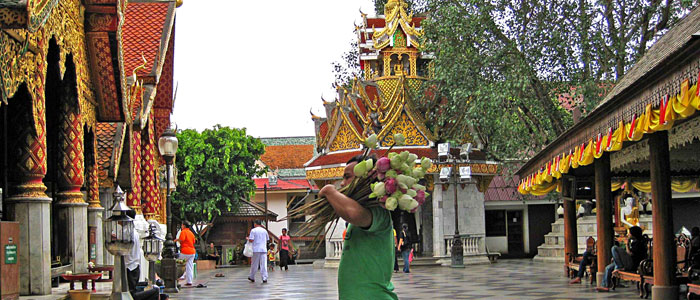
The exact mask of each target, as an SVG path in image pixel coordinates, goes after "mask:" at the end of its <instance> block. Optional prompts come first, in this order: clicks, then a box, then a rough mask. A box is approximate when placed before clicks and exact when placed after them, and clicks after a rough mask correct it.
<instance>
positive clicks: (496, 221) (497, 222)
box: [486, 210, 506, 236]
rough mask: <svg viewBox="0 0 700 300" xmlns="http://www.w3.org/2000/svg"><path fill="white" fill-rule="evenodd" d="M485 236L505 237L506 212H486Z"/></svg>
mask: <svg viewBox="0 0 700 300" xmlns="http://www.w3.org/2000/svg"><path fill="white" fill-rule="evenodd" d="M486 236H506V211H505V210H487V211H486Z"/></svg>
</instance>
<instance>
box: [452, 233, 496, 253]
mask: <svg viewBox="0 0 700 300" xmlns="http://www.w3.org/2000/svg"><path fill="white" fill-rule="evenodd" d="M461 238H462V252H463V255H464V256H469V255H483V254H486V243H485V241H486V239H485V237H484V236H483V235H462V236H461ZM453 240H454V236H446V237H445V256H452V241H453Z"/></svg>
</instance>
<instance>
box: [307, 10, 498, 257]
mask: <svg viewBox="0 0 700 300" xmlns="http://www.w3.org/2000/svg"><path fill="white" fill-rule="evenodd" d="M362 17H363V23H362V25H361V26H358V27H357V28H356V31H357V34H358V45H359V53H360V57H359V58H360V65H361V68H362V76H361V78H356V79H355V80H354V81H353V82H352V83H351V84H350V86H345V87H342V86H339V87H338V88H337V92H338V94H337V98H336V99H335V101H332V102H326V101H325V100H324V101H323V106H324V108H325V112H326V117H319V116H312V119H313V121H314V124H315V130H316V147H317V149H316V150H317V152H318V153H319V154H318V155H316V156H314V157H313V158H312V159H311V160H309V161H308V162H307V163H306V164H305V165H304V166H305V170H306V178H307V179H309V180H311V181H312V182H313V183H314V184H315V185H316V186H317V187H323V186H324V185H325V184H329V183H337V182H338V181H339V180H340V179H341V178H342V175H343V169H344V168H345V166H346V162H347V161H348V160H349V159H350V158H352V157H354V156H356V155H360V154H362V153H363V151H364V149H363V148H362V147H363V142H364V140H365V138H366V137H368V136H369V135H371V134H376V135H377V137H378V140H379V146H380V149H379V150H378V151H377V152H378V153H379V154H380V155H381V154H383V153H384V152H385V151H386V150H387V149H388V147H389V146H391V145H393V143H394V141H393V135H394V134H396V133H402V134H403V135H404V136H405V137H406V145H405V146H401V147H394V148H393V150H392V151H409V152H411V153H414V154H416V155H418V157H428V158H431V159H436V158H437V155H438V153H437V149H436V143H437V138H436V137H435V135H434V133H433V132H432V131H431V130H429V128H427V127H426V125H425V121H424V120H423V119H422V117H421V114H420V113H419V112H417V111H415V109H414V103H413V101H414V100H415V99H416V98H417V97H416V95H418V93H419V91H420V87H421V84H422V83H423V82H425V81H426V80H427V79H428V78H429V77H430V76H431V73H432V71H431V60H432V59H433V55H432V54H431V53H425V52H422V51H421V50H420V49H421V44H420V41H421V36H422V35H423V33H422V31H421V28H420V24H421V21H422V20H423V19H424V17H419V16H413V15H412V14H409V13H408V12H407V10H406V3H405V2H404V1H389V2H388V3H387V4H386V6H385V11H384V15H379V16H374V17H370V16H367V15H365V14H363V15H362ZM475 148H477V147H475ZM470 158H471V160H470V162H469V163H465V164H464V166H470V167H471V171H472V175H473V178H474V179H475V180H473V181H472V182H471V183H468V184H466V185H465V186H464V188H462V187H455V185H449V187H448V186H445V190H443V185H441V184H436V182H437V180H438V179H437V170H438V169H437V167H436V166H435V167H433V168H432V169H431V170H430V171H429V174H427V175H426V177H425V184H426V186H427V187H428V189H429V192H430V194H431V195H432V196H431V197H429V199H427V200H426V202H425V204H423V205H422V207H420V209H418V211H417V212H416V213H415V214H409V213H404V214H401V213H394V214H393V216H392V218H393V219H394V226H395V227H396V228H398V226H400V224H401V223H404V222H405V223H407V224H408V225H409V228H410V230H411V231H412V232H413V233H414V234H415V235H414V236H420V243H419V244H418V248H417V249H416V250H417V251H418V252H419V253H420V254H421V255H423V256H430V257H434V258H435V259H436V260H438V261H439V260H443V259H445V258H448V259H449V256H450V253H449V251H450V245H451V244H450V243H451V241H452V240H453V236H454V235H453V233H454V229H455V228H454V225H455V224H454V209H453V207H454V192H453V191H454V189H455V188H458V189H459V193H458V199H459V200H458V203H459V215H460V219H459V231H460V233H461V237H462V240H463V241H464V242H465V243H464V244H465V247H464V249H465V250H464V255H465V257H466V258H468V259H466V260H465V262H467V261H468V260H470V259H471V262H484V261H486V241H485V219H484V211H485V208H484V191H485V190H486V189H487V188H488V186H489V184H490V182H491V179H492V178H493V177H494V176H495V175H496V174H497V173H498V171H499V165H498V164H497V163H496V162H493V161H488V160H487V159H486V155H485V154H484V153H483V152H481V151H479V150H478V149H475V150H474V151H472V153H471V155H470ZM456 186H459V185H456ZM342 223H344V221H342V220H341V225H338V227H337V229H336V230H335V231H333V232H330V233H329V234H328V235H327V237H326V265H327V266H334V265H337V262H338V259H339V258H340V253H341V251H342V237H341V235H342V231H343V230H342V227H343V225H342ZM467 245H468V246H467Z"/></svg>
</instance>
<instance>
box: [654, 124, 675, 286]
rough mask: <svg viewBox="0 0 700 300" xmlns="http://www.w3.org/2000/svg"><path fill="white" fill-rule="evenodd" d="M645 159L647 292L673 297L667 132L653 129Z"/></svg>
mask: <svg viewBox="0 0 700 300" xmlns="http://www.w3.org/2000/svg"><path fill="white" fill-rule="evenodd" d="M649 161H650V166H649V167H650V168H649V172H650V175H651V196H652V200H651V201H652V213H651V217H652V227H653V228H652V232H653V234H654V243H653V253H654V257H653V260H654V286H653V287H652V290H651V295H652V298H653V299H677V298H678V286H677V285H676V283H675V282H674V281H675V280H674V274H675V264H676V249H675V242H674V237H675V236H674V234H673V214H672V211H671V162H670V158H669V150H668V132H667V131H659V132H655V133H653V134H651V135H650V136H649Z"/></svg>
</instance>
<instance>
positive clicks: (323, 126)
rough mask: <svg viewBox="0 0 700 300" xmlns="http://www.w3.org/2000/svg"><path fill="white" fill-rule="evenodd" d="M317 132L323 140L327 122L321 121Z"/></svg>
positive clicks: (326, 130) (326, 132)
mask: <svg viewBox="0 0 700 300" xmlns="http://www.w3.org/2000/svg"><path fill="white" fill-rule="evenodd" d="M319 132H320V133H321V138H322V139H323V138H325V137H326V134H328V121H323V123H321V128H320V129H319Z"/></svg>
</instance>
